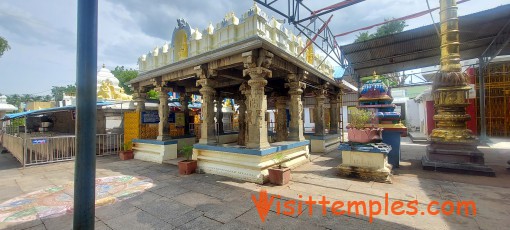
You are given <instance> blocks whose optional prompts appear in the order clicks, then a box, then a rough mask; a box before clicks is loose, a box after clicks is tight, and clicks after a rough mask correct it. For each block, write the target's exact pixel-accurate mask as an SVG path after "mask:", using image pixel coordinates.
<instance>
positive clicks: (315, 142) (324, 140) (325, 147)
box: [308, 134, 341, 153]
mask: <svg viewBox="0 0 510 230" xmlns="http://www.w3.org/2000/svg"><path fill="white" fill-rule="evenodd" d="M308 138H309V139H310V151H311V152H312V153H327V152H330V151H333V150H334V149H336V148H337V147H338V144H340V141H341V139H340V134H330V135H324V136H314V135H310V136H309V137H308Z"/></svg>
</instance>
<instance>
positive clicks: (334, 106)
mask: <svg viewBox="0 0 510 230" xmlns="http://www.w3.org/2000/svg"><path fill="white" fill-rule="evenodd" d="M340 109H341V108H339V106H338V95H336V94H335V95H333V96H332V97H331V98H329V117H330V125H329V133H330V134H337V133H338V122H339V121H340V117H339V116H340Z"/></svg>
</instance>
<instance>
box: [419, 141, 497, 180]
mask: <svg viewBox="0 0 510 230" xmlns="http://www.w3.org/2000/svg"><path fill="white" fill-rule="evenodd" d="M421 163H422V167H423V169H424V170H434V171H445V172H456V173H468V174H476V175H483V176H492V177H493V176H496V173H495V172H494V170H492V169H491V168H489V167H488V166H486V165H485V163H484V157H483V153H482V152H480V150H478V148H477V147H476V145H470V144H458V143H452V144H448V143H432V144H430V145H428V146H427V155H425V156H423V158H422V161H421Z"/></svg>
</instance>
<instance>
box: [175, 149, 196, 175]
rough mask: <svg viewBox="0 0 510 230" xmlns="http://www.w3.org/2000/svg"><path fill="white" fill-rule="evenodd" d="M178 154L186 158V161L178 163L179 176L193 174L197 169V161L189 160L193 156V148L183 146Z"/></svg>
mask: <svg viewBox="0 0 510 230" xmlns="http://www.w3.org/2000/svg"><path fill="white" fill-rule="evenodd" d="M180 152H181V154H182V155H183V156H184V157H186V160H183V161H179V164H178V166H179V174H181V175H189V174H192V173H194V172H195V170H196V169H197V161H196V160H192V159H191V156H192V155H193V146H190V145H187V146H184V147H182V149H181V151H180Z"/></svg>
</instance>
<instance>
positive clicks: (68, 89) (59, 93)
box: [51, 85, 76, 101]
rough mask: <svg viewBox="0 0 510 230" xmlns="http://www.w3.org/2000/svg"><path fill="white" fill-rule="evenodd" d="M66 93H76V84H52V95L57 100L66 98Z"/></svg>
mask: <svg viewBox="0 0 510 230" xmlns="http://www.w3.org/2000/svg"><path fill="white" fill-rule="evenodd" d="M64 93H65V94H67V95H72V94H74V95H76V86H75V85H67V86H52V87H51V95H52V96H53V98H54V99H55V101H62V100H63V99H64Z"/></svg>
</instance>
